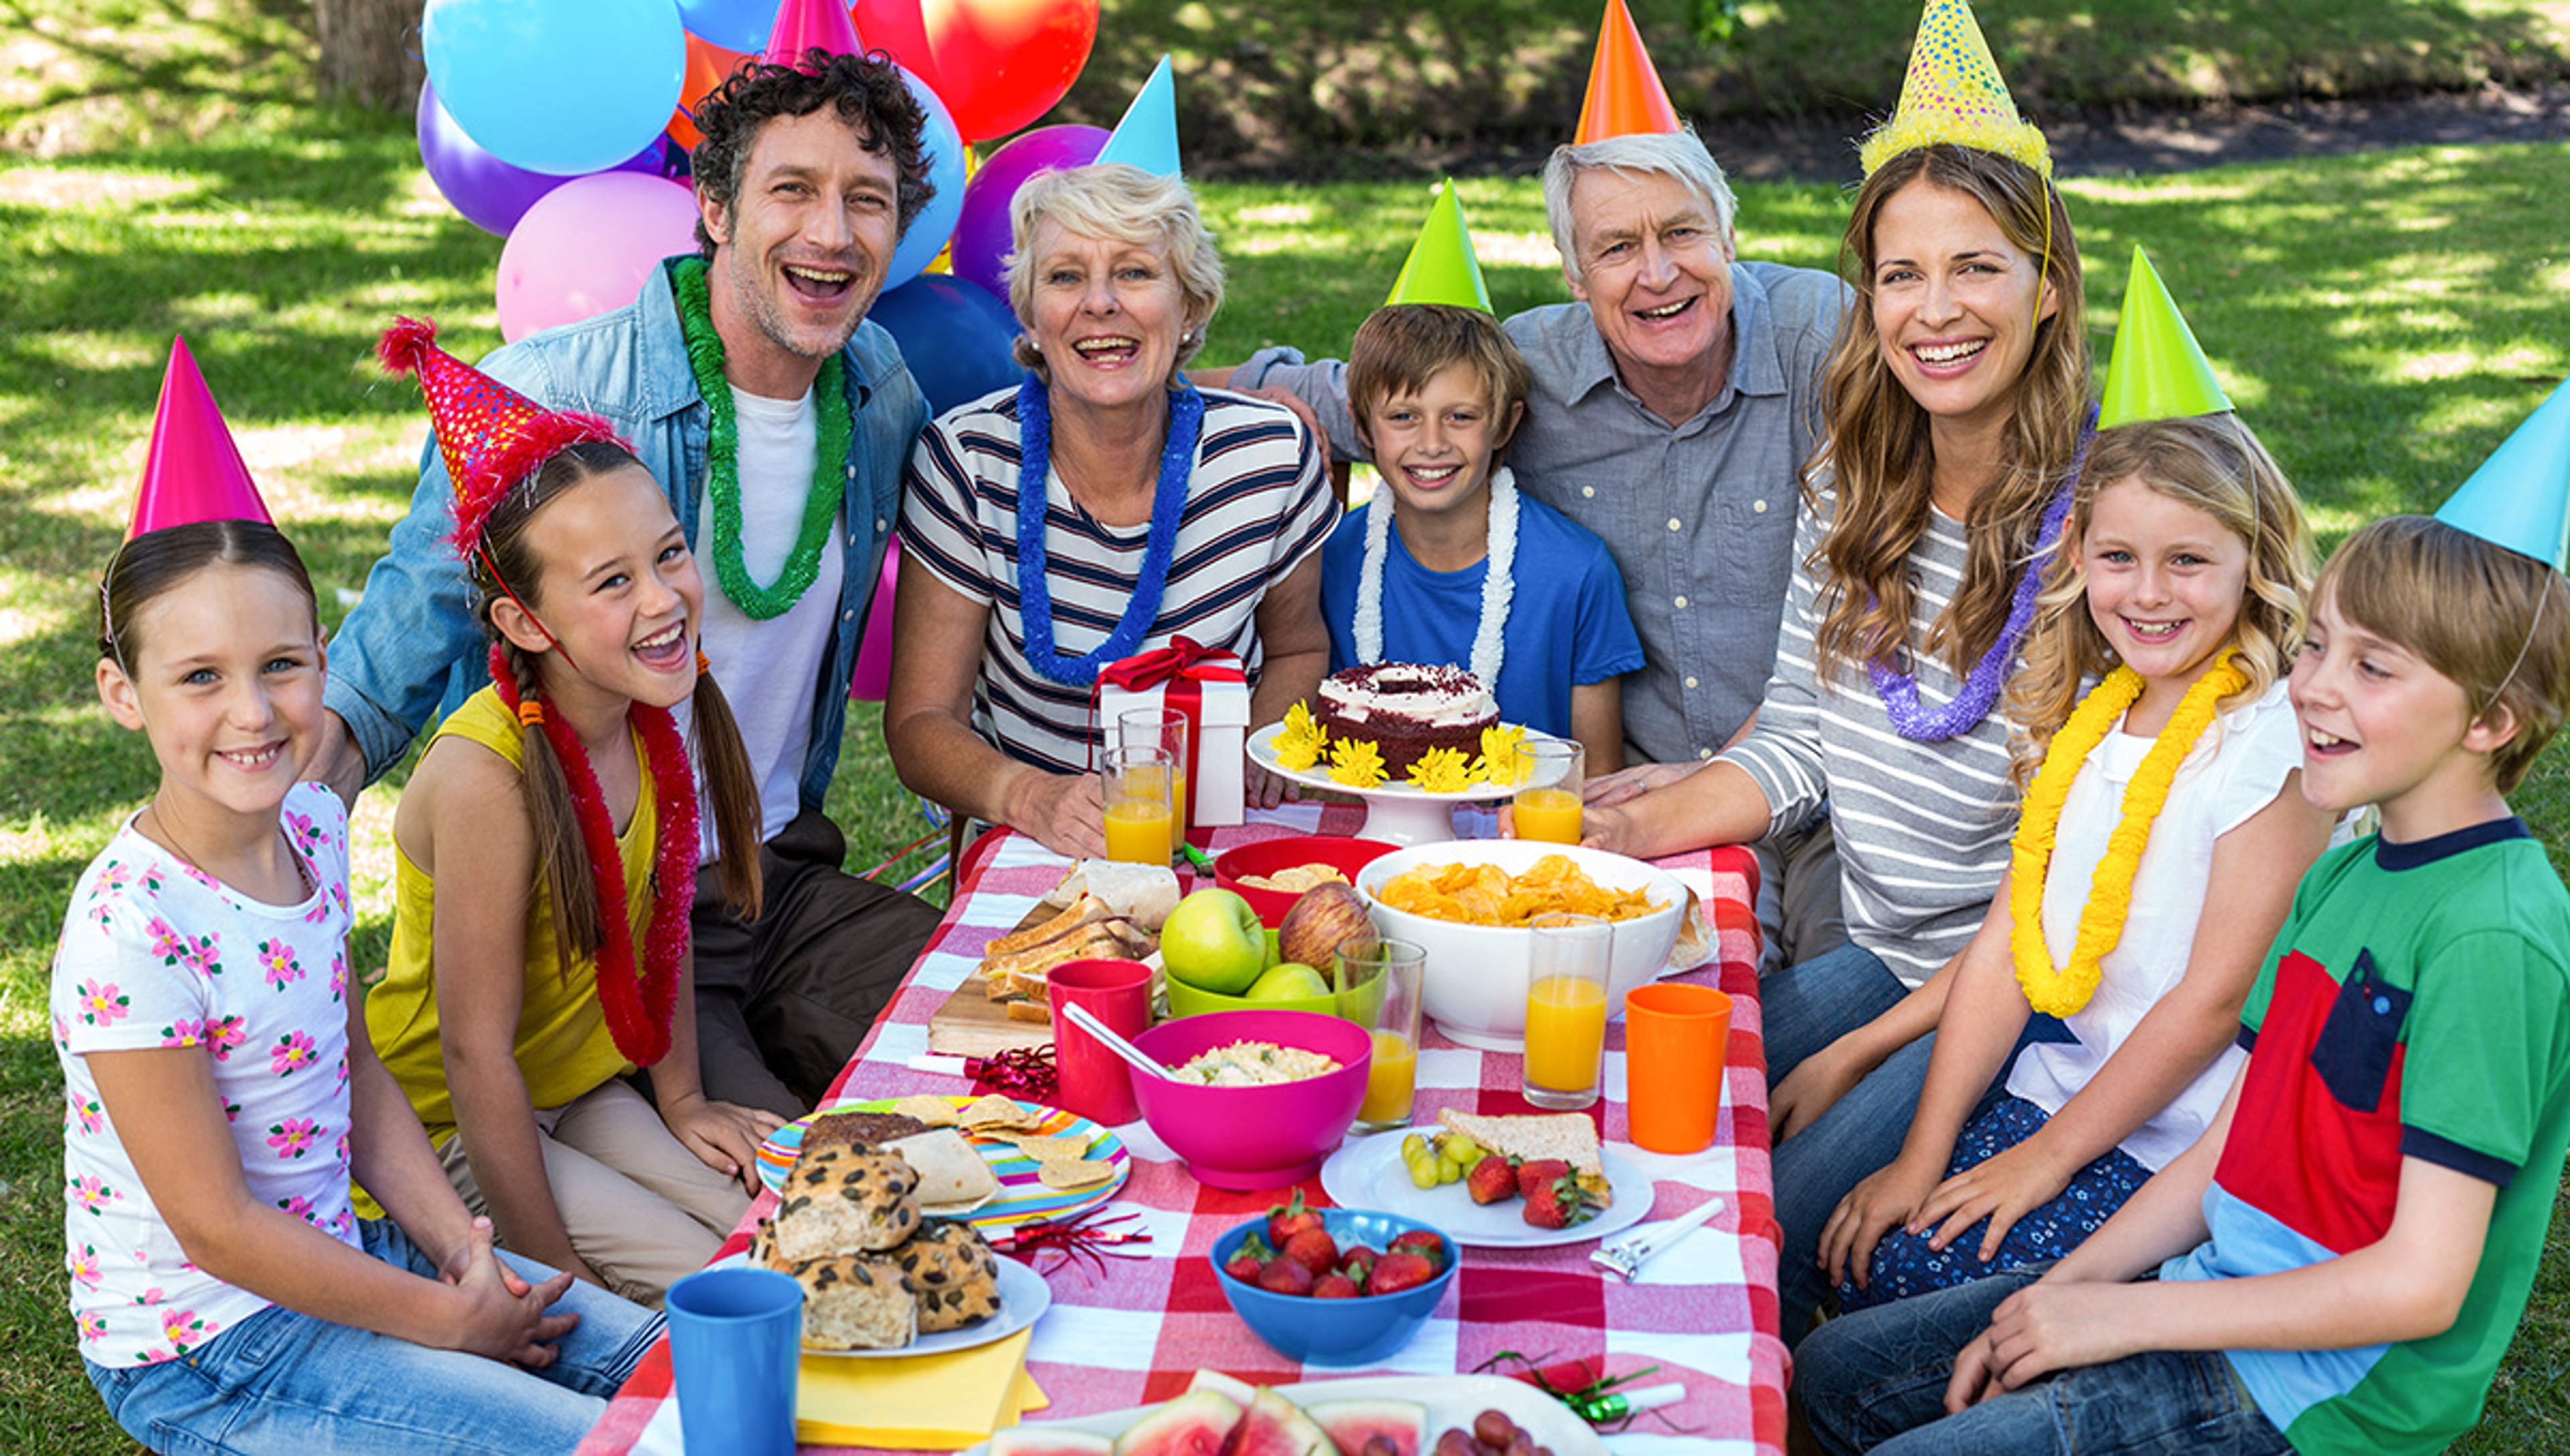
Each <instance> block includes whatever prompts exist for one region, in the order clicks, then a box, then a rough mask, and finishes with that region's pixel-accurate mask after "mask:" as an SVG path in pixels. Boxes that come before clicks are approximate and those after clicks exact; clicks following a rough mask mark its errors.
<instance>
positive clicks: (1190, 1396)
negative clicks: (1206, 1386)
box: [1115, 1390, 1240, 1456]
mask: <svg viewBox="0 0 2570 1456" xmlns="http://www.w3.org/2000/svg"><path fill="white" fill-rule="evenodd" d="M1239 1423H1240V1403H1239V1402H1238V1401H1235V1400H1233V1399H1231V1398H1230V1397H1229V1396H1226V1395H1222V1394H1220V1393H1218V1392H1216V1391H1212V1390H1190V1391H1188V1392H1187V1393H1186V1394H1184V1395H1181V1396H1179V1397H1178V1398H1177V1399H1175V1400H1171V1401H1168V1402H1166V1403H1164V1404H1163V1405H1161V1407H1160V1408H1159V1409H1158V1410H1155V1411H1153V1412H1151V1413H1150V1414H1149V1415H1146V1416H1144V1417H1142V1418H1141V1419H1140V1420H1138V1421H1135V1422H1134V1423H1133V1424H1132V1425H1130V1426H1127V1427H1126V1428H1125V1430H1124V1434H1122V1435H1120V1436H1117V1437H1116V1438H1115V1456H1223V1453H1224V1451H1225V1449H1226V1443H1227V1442H1228V1440H1229V1438H1230V1436H1231V1433H1232V1428H1233V1427H1234V1426H1236V1425H1238V1424H1239Z"/></svg>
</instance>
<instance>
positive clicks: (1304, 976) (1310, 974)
mask: <svg viewBox="0 0 2570 1456" xmlns="http://www.w3.org/2000/svg"><path fill="white" fill-rule="evenodd" d="M1329 993H1330V983H1329V982H1328V981H1325V980H1323V979H1321V973H1320V972H1319V971H1317V970H1314V969H1313V968H1312V967H1310V966H1308V965H1299V964H1296V963H1295V962H1293V961H1291V960H1288V961H1286V962H1285V963H1284V964H1282V965H1279V966H1277V967H1275V968H1274V969H1272V970H1269V971H1267V972H1266V973H1264V974H1262V975H1260V976H1259V977H1258V979H1256V980H1254V981H1251V982H1250V983H1249V989H1248V990H1247V991H1246V992H1244V993H1243V994H1245V995H1247V996H1248V997H1249V999H1251V1000H1253V1001H1308V1000H1311V999H1313V998H1314V997H1317V996H1326V995H1328V994H1329Z"/></svg>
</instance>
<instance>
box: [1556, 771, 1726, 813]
mask: <svg viewBox="0 0 2570 1456" xmlns="http://www.w3.org/2000/svg"><path fill="white" fill-rule="evenodd" d="M1703 767H1704V765H1703V764H1701V763H1637V764H1635V765H1633V766H1632V767H1631V768H1628V769H1618V770H1616V771H1615V772H1614V773H1611V774H1600V775H1599V776H1597V777H1596V778H1593V779H1590V780H1589V781H1588V783H1587V786H1586V787H1585V788H1583V789H1582V790H1581V791H1580V797H1581V798H1582V799H1585V800H1586V801H1587V803H1588V807H1589V808H1591V809H1607V808H1611V807H1613V806H1615V805H1617V804H1621V803H1623V802H1624V801H1625V800H1627V799H1638V798H1640V797H1641V796H1642V795H1644V794H1647V793H1649V792H1650V791H1652V790H1653V789H1665V788H1667V787H1668V786H1669V785H1671V784H1674V783H1676V782H1677V781H1678V780H1680V779H1683V778H1685V777H1686V776H1687V775H1689V774H1692V773H1694V772H1695V771H1696V770H1698V769H1701V768H1703Z"/></svg>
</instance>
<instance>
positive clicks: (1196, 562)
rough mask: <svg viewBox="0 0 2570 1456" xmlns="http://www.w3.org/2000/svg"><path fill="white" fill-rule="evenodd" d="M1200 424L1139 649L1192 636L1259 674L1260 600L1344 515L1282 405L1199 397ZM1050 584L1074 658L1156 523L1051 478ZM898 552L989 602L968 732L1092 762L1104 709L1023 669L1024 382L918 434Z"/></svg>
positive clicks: (1098, 637) (1063, 759)
mask: <svg viewBox="0 0 2570 1456" xmlns="http://www.w3.org/2000/svg"><path fill="white" fill-rule="evenodd" d="M1204 402H1205V411H1204V428H1203V431H1202V433H1201V435H1200V436H1199V437H1198V440H1197V443H1196V457H1195V469H1194V472H1193V473H1192V475H1191V476H1190V478H1189V480H1188V483H1187V498H1186V508H1185V510H1184V511H1183V512H1182V513H1181V514H1180V516H1179V518H1178V535H1177V544H1176V547H1175V552H1174V555H1173V557H1172V559H1171V561H1170V564H1169V581H1168V587H1167V589H1166V590H1165V591H1164V592H1163V593H1162V595H1161V598H1160V610H1159V613H1158V615H1157V616H1155V617H1154V618H1153V619H1152V622H1151V626H1150V630H1149V631H1148V632H1147V633H1146V634H1145V635H1144V637H1143V639H1142V644H1141V647H1139V648H1137V649H1136V650H1137V651H1139V650H1147V649H1149V648H1152V647H1159V646H1165V645H1167V643H1168V641H1169V639H1170V638H1171V637H1174V636H1179V635H1185V636H1187V637H1191V638H1193V639H1194V640H1196V641H1198V642H1200V643H1203V644H1204V645H1205V646H1208V647H1219V648H1222V649H1224V650H1226V651H1230V652H1235V653H1238V654H1239V656H1240V660H1241V661H1242V662H1243V663H1244V664H1245V665H1246V666H1247V668H1248V671H1249V681H1250V683H1251V685H1252V687H1253V688H1254V687H1255V686H1256V684H1257V682H1258V673H1259V667H1260V660H1261V648H1260V644H1259V640H1258V604H1259V601H1260V600H1261V598H1263V597H1264V596H1265V595H1266V592H1267V588H1268V587H1270V586H1273V585H1275V584H1276V583H1277V582H1279V581H1282V580H1284V579H1285V577H1286V576H1287V575H1288V574H1289V573H1291V572H1292V571H1293V569H1294V568H1295V567H1296V566H1298V565H1300V564H1302V562H1303V561H1304V560H1305V558H1307V557H1309V556H1311V555H1312V553H1313V552H1315V551H1317V550H1319V549H1320V548H1321V546H1322V544H1323V543H1324V542H1326V541H1328V540H1329V537H1330V529H1331V528H1332V527H1333V526H1335V525H1337V524H1338V520H1339V504H1338V500H1337V498H1335V497H1334V496H1332V495H1331V494H1330V483H1329V477H1328V475H1327V474H1326V473H1325V472H1324V470H1323V468H1322V460H1321V455H1320V452H1319V451H1318V450H1317V449H1315V448H1314V446H1313V442H1312V437H1311V435H1310V434H1309V433H1308V432H1307V431H1306V430H1305V429H1304V427H1303V423H1302V422H1301V421H1300V420H1297V419H1296V418H1295V417H1294V416H1293V415H1292V414H1290V413H1288V412H1287V411H1285V410H1284V409H1282V408H1280V407H1278V406H1275V405H1270V404H1264V403H1261V402H1259V401H1257V400H1252V399H1246V398H1243V397H1242V396H1239V395H1234V394H1224V393H1220V392H1217V391H1213V390H1206V391H1204ZM1045 508H1046V509H1045V559H1046V562H1047V568H1046V572H1045V580H1046V583H1047V586H1048V588H1049V589H1050V590H1051V592H1052V594H1053V620H1054V641H1055V645H1056V647H1057V648H1058V649H1059V651H1060V652H1061V653H1062V654H1063V655H1066V656H1071V657H1076V656H1079V655H1081V654H1082V653H1085V652H1088V651H1090V650H1092V649H1094V648H1095V647H1096V646H1097V645H1098V644H1099V643H1100V642H1103V641H1105V640H1106V638H1107V636H1108V634H1110V633H1111V632H1113V631H1114V630H1115V623H1116V622H1117V620H1118V619H1120V618H1121V617H1122V615H1123V613H1124V605H1125V602H1126V601H1127V600H1129V599H1130V598H1131V597H1132V595H1133V593H1134V590H1135V587H1136V584H1137V583H1138V582H1139V580H1140V579H1141V569H1142V550H1143V546H1144V544H1145V543H1146V542H1147V540H1148V539H1149V536H1150V530H1149V528H1148V527H1147V526H1133V527H1116V526H1108V525H1105V524H1104V523H1102V522H1100V521H1098V520H1097V519H1096V518H1095V517H1093V516H1091V515H1089V514H1088V512H1087V511H1086V510H1084V509H1082V508H1081V507H1080V506H1079V505H1078V503H1076V502H1074V501H1073V500H1072V499H1071V492H1070V489H1069V488H1068V487H1067V486H1065V485H1064V484H1063V479H1062V473H1061V472H1060V471H1056V472H1054V473H1053V475H1052V477H1051V479H1049V480H1047V481H1046V482H1045ZM901 549H902V556H903V564H904V565H905V566H907V565H910V564H912V563H916V564H918V565H920V566H924V567H926V568H927V569H929V570H930V571H933V572H935V573H936V575H937V578H938V579H939V580H941V581H943V582H945V583H946V584H947V585H948V586H950V587H953V588H954V589H955V590H956V591H959V592H961V593H963V594H964V595H965V596H966V597H969V598H970V599H972V600H973V601H974V602H975V603H977V604H980V605H985V606H988V607H990V608H991V616H990V626H989V628H988V630H987V631H986V632H985V633H984V636H983V651H982V671H981V675H980V676H979V678H977V679H976V681H975V684H974V688H973V727H974V731H976V732H978V733H980V734H981V735H982V736H983V737H984V738H987V739H989V740H990V741H991V742H992V743H994V744H996V745H998V746H999V748H1000V750H1001V751H1002V752H1003V753H1006V754H1008V755H1009V756H1011V757H1013V758H1016V759H1019V760H1021V761H1023V762H1026V763H1031V764H1034V765H1036V766H1037V767H1039V768H1045V769H1050V770H1053V771H1054V772H1056V773H1081V772H1085V771H1086V770H1087V769H1088V768H1089V767H1090V762H1089V759H1090V750H1091V748H1092V747H1093V746H1094V745H1095V744H1096V742H1097V739H1098V732H1097V716H1096V713H1095V711H1094V709H1093V708H1092V706H1091V699H1090V692H1089V690H1088V689H1087V688H1085V687H1072V686H1069V685H1066V684H1063V683H1059V682H1055V681H1054V680H1052V679H1051V678H1048V677H1045V676H1042V675H1041V674H1039V673H1037V672H1036V670H1035V669H1034V668H1033V667H1031V666H1029V665H1028V660H1027V653H1026V623H1025V619H1024V617H1023V616H1022V615H1021V614H1020V609H1019V604H1018V392H1017V389H1016V387H1015V386H1011V387H1010V388H1008V389H1006V390H1002V391H1000V392H998V393H996V394H992V395H988V396H985V397H984V398H982V399H979V400H976V401H975V402H973V403H972V404H969V405H965V406H962V407H961V408H958V409H955V410H953V411H950V412H948V413H947V414H945V415H943V416H940V417H939V418H938V419H937V420H936V421H934V422H933V423H931V424H930V425H929V427H928V428H927V429H926V430H924V431H922V432H921V433H920V437H919V448H918V450H917V451H915V452H914V453H913V454H912V456H911V461H910V474H909V477H908V479H907V480H906V481H905V482H904V489H903V500H902V510H901Z"/></svg>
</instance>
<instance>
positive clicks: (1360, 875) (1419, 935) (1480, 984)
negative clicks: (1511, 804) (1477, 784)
mask: <svg viewBox="0 0 2570 1456" xmlns="http://www.w3.org/2000/svg"><path fill="white" fill-rule="evenodd" d="M1546 855H1567V856H1569V857H1570V858H1571V859H1572V860H1573V861H1575V862H1577V864H1578V866H1579V868H1580V869H1581V870H1582V871H1583V872H1585V873H1586V874H1587V876H1588V878H1589V879H1591V880H1594V881H1596V882H1597V883H1598V884H1599V885H1601V886H1604V887H1605V888H1607V889H1609V890H1636V889H1638V890H1643V891H1646V892H1648V894H1649V898H1650V902H1651V904H1652V906H1653V907H1654V909H1653V910H1651V912H1650V913H1649V914H1646V915H1639V916H1636V917H1634V918H1632V919H1628V920H1618V921H1616V922H1615V949H1614V965H1613V968H1612V969H1611V970H1609V971H1608V972H1607V982H1606V1014H1607V1015H1608V1016H1610V1017H1612V1016H1620V1015H1622V1014H1623V1012H1624V993H1625V992H1627V991H1629V990H1631V989H1633V987H1635V986H1638V985H1643V984H1645V983H1647V982H1650V981H1653V980H1657V979H1658V978H1659V977H1660V976H1662V975H1663V974H1666V973H1667V971H1668V968H1669V950H1670V948H1671V947H1672V946H1674V945H1676V944H1677V940H1678V923H1679V920H1680V918H1681V917H1682V916H1684V915H1685V913H1686V887H1684V886H1683V885H1680V884H1679V883H1678V880H1677V877H1676V876H1674V875H1671V874H1669V873H1668V872H1667V871H1665V870H1661V869H1658V868H1656V867H1654V866H1651V865H1646V864H1644V863H1642V862H1641V861H1639V860H1634V859H1628V858H1626V857H1625V856H1622V855H1615V854H1609V853H1607V852H1606V851H1604V850H1591V849H1583V848H1581V847H1579V846H1577V845H1551V844H1540V843H1537V842H1535V841H1532V840H1454V841H1449V842H1447V843H1445V844H1434V845H1413V846H1411V847H1410V848H1408V849H1405V850H1397V851H1395V852H1393V853H1392V854H1389V855H1385V856H1384V857H1382V858H1381V859H1378V860H1376V861H1374V862H1373V863H1372V864H1369V865H1367V866H1366V867H1365V868H1364V869H1363V870H1361V871H1359V872H1357V882H1356V884H1357V893H1358V894H1360V895H1363V896H1364V897H1365V899H1366V904H1367V906H1368V907H1369V908H1370V909H1371V910H1372V911H1373V917H1374V922H1375V924H1376V926H1377V927H1378V928H1380V929H1381V930H1382V931H1383V933H1385V934H1386V935H1390V936H1393V937H1395V938H1396V939H1402V940H1412V941H1416V942H1417V943H1418V944H1419V945H1420V946H1421V947H1422V948H1424V949H1425V950H1427V952H1428V968H1427V973H1426V975H1425V977H1424V984H1425V987H1426V994H1425V996H1424V997H1423V1002H1424V1008H1425V1009H1426V1011H1427V1013H1428V1016H1429V1018H1430V1019H1431V1020H1433V1021H1435V1022H1436V1023H1437V1026H1438V1029H1440V1030H1442V1031H1444V1032H1445V1033H1446V1034H1447V1035H1448V1036H1451V1037H1453V1038H1455V1039H1456V1040H1457V1041H1460V1042H1463V1043H1464V1044H1465V1045H1467V1046H1478V1047H1482V1048H1484V1049H1486V1050H1493V1051H1516V1050H1518V1049H1520V1048H1521V1047H1523V1046H1524V1044H1525V999H1526V951H1527V948H1528V945H1529V944H1530V942H1531V940H1532V938H1533V932H1532V931H1529V930H1526V929H1524V928H1521V927H1518V926H1513V925H1467V924H1463V923H1460V922H1458V921H1455V920H1440V919H1432V918H1430V917H1429V916H1427V915H1421V914H1413V913H1412V912H1410V911H1408V910H1395V909H1394V908H1392V907H1391V906H1388V905H1385V904H1384V903H1382V902H1381V901H1380V900H1377V899H1376V898H1375V893H1376V892H1377V891H1378V890H1380V889H1381V888H1382V887H1383V884H1384V882H1385V881H1387V880H1390V879H1391V878H1393V877H1394V876H1396V875H1399V874H1402V873H1403V872H1405V871H1409V870H1415V869H1418V868H1419V867H1420V866H1422V865H1457V864H1473V865H1497V866H1498V867H1499V868H1500V869H1501V870H1504V871H1506V872H1507V873H1508V874H1511V875H1522V874H1524V873H1525V872H1526V871H1527V870H1529V869H1532V868H1533V866H1534V863H1535V861H1537V860H1540V859H1542V858H1543V857H1544V856H1546Z"/></svg>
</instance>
